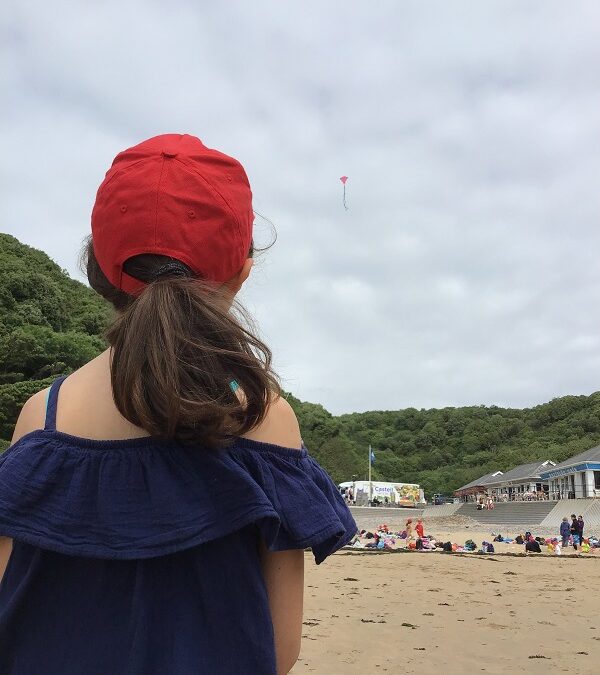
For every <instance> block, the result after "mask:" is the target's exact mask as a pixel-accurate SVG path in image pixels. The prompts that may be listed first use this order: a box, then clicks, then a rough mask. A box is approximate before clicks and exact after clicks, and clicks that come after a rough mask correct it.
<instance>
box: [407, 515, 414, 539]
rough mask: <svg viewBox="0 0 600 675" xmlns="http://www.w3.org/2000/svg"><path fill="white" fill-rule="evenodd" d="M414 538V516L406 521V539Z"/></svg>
mask: <svg viewBox="0 0 600 675" xmlns="http://www.w3.org/2000/svg"><path fill="white" fill-rule="evenodd" d="M412 539H413V524H412V518H409V519H408V520H407V521H406V541H412Z"/></svg>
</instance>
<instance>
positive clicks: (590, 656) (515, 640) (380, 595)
mask: <svg viewBox="0 0 600 675" xmlns="http://www.w3.org/2000/svg"><path fill="white" fill-rule="evenodd" d="M479 529H482V528H481V526H479ZM436 534H438V531H436ZM439 534H442V530H441V528H440V531H439ZM447 538H448V539H451V540H452V541H456V542H459V543H464V541H465V540H466V539H468V538H472V539H473V540H474V541H475V542H476V543H477V544H478V545H480V544H481V541H483V539H486V540H488V541H489V540H490V533H489V532H485V531H479V532H475V531H472V530H471V529H468V530H466V531H462V532H461V531H456V530H453V531H450V532H447ZM502 546H503V545H502V544H498V545H496V550H497V551H498V550H500V551H504V550H506V551H514V552H519V553H520V552H522V551H523V547H522V546H514V547H513V546H510V547H506V548H501V547H502ZM306 556H307V559H306V591H305V609H304V625H303V639H302V651H301V653H300V659H299V661H298V663H297V664H296V666H295V667H294V669H293V670H292V671H291V672H292V673H293V675H304V674H305V673H319V674H320V673H324V674H325V673H326V674H328V675H337V674H338V673H340V674H341V673H346V674H347V673H363V672H365V671H366V670H367V669H368V670H370V671H371V672H375V673H385V672H390V673H391V672H394V673H398V672H402V673H424V674H426V675H427V674H429V673H440V672H443V673H450V674H453V673H474V672H486V673H517V672H519V671H521V670H526V671H527V672H530V673H547V672H552V673H554V672H565V673H599V672H600V612H599V611H598V609H599V608H598V597H599V595H598V584H599V579H600V555H599V554H595V555H588V556H586V557H573V556H572V555H566V556H561V557H557V556H552V555H548V556H546V555H542V556H540V555H535V554H533V555H530V556H527V557H525V556H523V557H516V556H506V555H505V556H502V555H495V556H483V555H475V554H443V553H436V552H434V553H420V552H402V553H373V552H368V551H361V550H350V551H349V550H343V551H340V552H338V553H337V554H335V555H334V556H332V557H331V558H329V559H328V560H327V561H326V562H325V563H323V564H322V565H320V566H316V565H315V564H314V562H313V561H312V559H311V556H310V554H309V553H307V554H306Z"/></svg>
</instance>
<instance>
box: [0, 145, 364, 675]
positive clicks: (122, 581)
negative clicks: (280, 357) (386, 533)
mask: <svg viewBox="0 0 600 675" xmlns="http://www.w3.org/2000/svg"><path fill="white" fill-rule="evenodd" d="M160 138H161V139H162V140H161V141H160V142H161V143H163V144H164V143H165V142H167V141H168V142H169V143H171V146H170V147H171V149H172V148H173V145H175V146H177V144H176V140H177V139H174V138H173V137H160ZM165 139H167V141H165ZM181 139H182V143H183V141H184V140H185V139H189V137H181ZM152 141H156V139H152ZM186 142H189V141H186ZM198 143H199V142H198ZM142 145H143V144H142ZM138 147H141V146H138ZM153 147H155V146H153ZM202 148H203V146H202V147H201V148H200V149H202ZM132 150H135V149H132ZM204 150H206V149H204ZM128 152H131V151H128ZM209 152H214V151H209ZM134 154H135V153H134ZM150 154H151V155H152V158H151V159H152V162H155V161H156V163H157V164H160V167H159V168H160V175H161V176H164V175H169V172H171V174H173V175H172V180H173V182H174V184H177V180H176V178H177V175H178V174H177V172H178V171H180V170H181V168H180V167H178V166H176V165H173V164H172V163H171V164H170V163H169V160H172V159H174V158H173V157H171V155H172V154H173V153H172V152H171V153H165V151H164V150H163V151H161V155H162V157H161V158H159V159H156V157H155V156H154V154H155V153H154V154H153V153H150ZM175 154H176V155H177V153H175ZM181 154H182V155H183V154H184V153H183V152H182V153H181ZM139 155H140V153H139V152H138V153H137V154H136V158H137V159H136V162H137V161H139ZM221 157H224V156H221ZM181 159H182V162H183V160H184V159H186V160H187V156H184V157H182V158H181ZM228 159H230V158H228ZM219 161H221V162H222V161H224V160H222V158H219ZM232 161H233V160H232ZM188 163H189V162H188ZM136 166H139V164H136ZM219 166H220V165H219ZM196 169H197V167H194V166H192V167H191V169H190V167H189V166H188V167H187V169H186V173H185V174H184V175H185V177H186V178H187V179H189V175H188V174H189V173H190V171H192V170H196ZM136 170H137V169H136ZM219 170H222V169H219ZM230 170H231V167H230ZM233 175H234V176H235V173H234V174H233ZM107 180H112V176H110V177H108V176H107ZM119 180H120V179H119V178H117V180H116V181H113V188H112V189H114V182H116V183H117V185H118V184H119ZM137 180H138V182H139V181H140V180H141V179H140V178H138V179H137ZM215 180H217V179H215ZM226 180H227V179H226ZM217 182H218V181H217ZM189 189H190V188H189V186H188V187H187V190H188V191H189ZM101 190H102V187H101ZM167 192H168V191H167ZM223 192H224V191H223ZM224 194H225V196H227V195H226V193H224ZM100 196H101V192H100V191H99V198H98V201H97V204H96V208H95V212H96V209H98V205H99V202H100ZM193 196H194V198H197V195H193ZM234 197H235V195H234ZM234 197H232V199H233V198H234ZM238 197H239V195H238ZM238 197H235V198H238ZM165 199H166V198H165ZM207 199H213V200H214V199H215V196H214V194H213V193H212V192H211V193H210V196H209V197H205V201H206V200H207ZM127 200H129V202H130V204H135V199H134V197H132V196H131V194H129V195H126V194H124V193H123V191H122V190H121V192H120V193H119V194H118V202H116V203H117V205H118V206H119V210H118V212H120V213H123V214H125V213H126V212H127V210H128V208H129V206H128V203H126V202H127ZM105 201H107V200H105ZM156 201H157V202H158V199H157V200H156ZM192 201H193V200H192ZM105 206H106V204H103V205H102V207H103V208H104V207H105ZM238 206H239V205H238ZM123 207H125V209H123ZM182 208H184V210H185V214H186V216H187V218H188V219H189V220H193V218H192V217H191V216H190V213H193V210H192V209H190V208H189V204H184V205H183V207H182ZM196 208H197V209H198V212H200V209H199V208H198V205H196ZM244 208H246V207H244ZM232 210H235V209H234V207H232ZM242 210H243V209H242V208H241V207H240V208H238V211H240V212H241V211H242ZM112 218H114V215H113V216H112ZM98 220H102V218H99V217H97V218H96V222H97V221H98ZM237 220H238V222H237V225H238V227H237V228H235V230H234V231H235V232H238V231H239V218H238V219H237ZM138 221H139V216H137V220H135V222H134V225H133V226H132V228H133V230H135V226H136V223H138ZM106 222H109V225H110V223H112V222H113V221H106V219H105V221H102V223H101V225H102V226H103V227H104V228H106V227H107V226H106ZM177 222H179V221H177ZM119 226H120V227H122V223H119ZM97 227H99V225H98V223H97ZM223 228H224V226H223V227H222V228H221V229H220V230H219V232H221V233H222V229H223ZM151 234H152V237H153V238H154V239H155V232H154V231H152V233H151ZM94 236H95V240H94V246H95V248H97V249H98V250H102V249H103V247H104V249H103V251H102V255H103V256H104V260H103V264H104V265H105V267H104V269H106V270H109V267H107V266H106V256H107V244H106V237H107V236H108V235H107V234H106V231H105V230H102V229H100V230H99V234H98V236H96V233H95V235H94ZM114 236H116V235H114V233H113V238H114ZM132 236H134V238H135V237H136V236H137V237H138V239H139V236H140V234H139V232H138V234H135V231H134V233H133V235H132ZM165 236H167V235H165ZM154 239H153V240H154ZM210 241H211V240H210V239H209V243H210ZM188 244H189V242H187V244H186V245H188ZM126 245H127V241H125V242H124V241H120V242H119V243H118V246H117V247H116V248H115V250H116V251H118V250H120V249H123V248H126ZM244 245H245V243H244ZM167 248H169V247H167ZM138 249H139V247H138ZM186 251H187V249H182V253H181V256H180V257H186V255H187V254H186ZM136 253H141V251H140V250H137V251H136ZM151 253H156V254H157V255H156V256H154V257H148V258H147V259H146V258H144V259H143V260H142V261H141V262H140V261H139V259H138V260H137V261H136V263H137V264H138V267H140V269H141V271H140V269H137V270H136V269H135V268H134V269H132V268H131V267H129V268H126V264H127V263H124V264H123V268H124V271H123V272H120V273H119V274H122V276H123V277H127V281H126V282H123V283H121V282H120V281H116V283H115V279H116V277H113V279H112V286H111V288H112V290H111V291H110V293H112V295H111V296H110V297H109V299H110V300H111V301H112V302H113V304H115V307H116V309H117V310H118V311H119V316H118V318H117V320H116V323H115V325H114V326H113V327H112V328H111V330H110V331H109V334H108V337H109V341H110V343H111V348H110V349H109V350H107V351H106V352H104V353H103V354H101V355H100V356H99V357H98V358H96V359H94V360H93V361H91V362H90V363H88V364H86V365H85V366H84V367H82V368H81V369H80V370H78V371H76V372H75V373H73V374H71V375H70V376H69V377H68V378H67V379H64V378H59V379H58V380H56V381H55V382H54V384H53V385H52V387H51V388H50V390H49V391H42V392H40V393H39V394H36V395H35V396H34V397H32V398H31V399H30V400H29V401H28V402H27V404H26V405H25V406H24V408H23V411H22V413H21V416H20V418H19V421H18V423H17V427H16V429H15V434H14V438H13V444H12V445H11V447H10V448H9V449H8V450H7V451H6V452H5V453H4V455H2V456H1V457H0V575H2V572H3V567H4V566H5V564H6V563H7V564H6V570H5V571H4V574H3V576H2V581H1V583H0V655H1V658H0V675H34V674H35V675H38V673H40V672H43V673H45V674H47V675H92V674H94V675H95V674H98V675H100V674H102V675H105V674H107V673H111V675H113V674H114V675H119V674H122V675H138V674H139V675H154V674H156V675H159V674H160V675H165V674H166V673H169V675H187V674H188V673H190V674H191V673H198V672H212V673H224V674H225V673H232V674H233V673H236V674H237V673H247V674H248V675H252V674H257V675H258V674H261V675H262V674H265V675H267V674H270V675H273V674H274V673H285V672H287V671H288V670H289V669H290V668H291V666H292V665H293V663H294V662H295V660H296V658H297V655H298V650H299V642H300V633H301V623H302V576H303V571H302V570H303V561H304V557H303V550H304V548H306V547H312V549H313V552H314V555H315V558H316V560H317V562H321V561H322V560H323V559H324V558H325V557H326V556H327V555H329V554H330V553H332V552H333V551H335V550H336V549H337V548H339V547H340V546H342V545H344V544H345V543H346V542H347V541H349V539H350V538H351V537H352V536H353V535H354V533H355V529H356V528H355V524H354V522H353V520H352V518H351V516H350V514H349V512H348V510H347V508H346V507H345V505H344V503H343V500H342V498H341V497H340V495H339V493H338V491H337V489H336V488H335V486H334V484H333V483H332V481H331V480H330V479H329V477H328V476H327V474H326V473H325V472H324V471H323V470H322V469H321V468H320V467H319V466H318V465H317V464H316V462H315V461H314V460H313V459H312V458H311V457H310V456H309V455H308V453H307V451H306V449H305V448H304V447H303V446H302V443H301V440H300V434H299V430H298V425H297V421H296V419H295V416H294V414H293V412H292V410H291V408H290V407H289V405H288V404H287V402H286V401H285V400H284V399H282V398H281V397H279V396H278V392H277V390H276V388H275V387H274V386H273V382H274V380H272V378H271V375H270V373H269V358H268V356H270V355H268V350H266V347H264V345H262V343H260V342H258V341H257V340H255V339H254V338H251V336H250V337H248V338H247V339H248V342H247V343H244V341H243V340H244V335H248V336H249V334H244V333H243V332H240V330H241V329H239V328H238V327H236V325H237V324H231V323H230V322H231V319H230V318H229V307H228V306H225V305H224V304H223V298H224V297H230V299H231V300H232V298H233V295H234V294H235V292H236V291H237V290H238V289H239V286H241V283H242V282H243V279H241V276H243V271H244V269H246V267H248V271H249V265H248V264H247V262H244V260H245V256H244V257H242V258H240V259H238V262H237V263H235V264H234V267H233V268H232V269H234V270H235V269H237V268H238V267H239V264H240V261H241V262H243V264H244V268H243V269H242V271H241V272H240V273H239V274H237V275H235V276H234V278H233V281H232V280H231V277H229V278H228V279H227V280H225V279H224V278H217V277H218V275H212V276H211V275H207V274H206V272H205V273H204V274H203V275H202V278H203V279H208V280H209V281H211V282H213V286H211V288H210V289H208V290H207V289H206V288H204V287H202V284H201V283H200V282H198V283H197V277H198V274H199V273H198V271H197V270H194V269H191V272H190V274H188V275H187V276H185V278H183V279H182V278H180V277H181V276H183V275H182V274H180V273H181V270H182V269H184V268H185V269H188V268H191V267H192V263H193V261H192V262H190V260H189V256H188V259H187V261H186V262H185V264H181V265H180V266H179V267H177V266H175V267H173V264H171V263H167V264H166V265H165V261H164V256H163V255H162V254H160V251H158V252H157V251H156V250H153V251H151ZM174 253H175V252H174V251H173V246H171V247H170V249H169V255H170V256H172V259H173V261H174V262H177V260H178V259H177V258H175V255H174ZM159 254H160V255H159ZM155 258H156V259H155ZM219 260H220V258H219ZM169 264H171V267H169ZM152 265H154V266H155V267H156V266H157V265H158V271H159V273H158V274H154V273H152V274H146V273H147V272H148V266H152ZM144 266H146V267H145V268H144ZM165 268H166V271H165ZM88 269H90V264H88ZM92 269H94V268H93V264H92ZM160 270H162V272H161V271H160ZM125 271H126V272H127V273H126V274H125ZM230 271H231V270H230ZM145 274H146V277H147V278H145V279H144V275H145ZM224 274H226V272H224ZM129 275H131V278H129ZM92 276H93V275H92ZM109 276H110V272H108V273H107V274H106V277H107V279H108V277H109ZM131 279H133V281H131ZM138 279H141V281H140V282H139V284H138V285H140V284H141V288H139V287H138V288H134V287H135V286H136V280H138ZM240 279H241V281H240ZM108 281H111V280H110V279H108ZM222 281H227V283H225V284H223V286H225V287H226V290H227V295H226V296H223V295H222V294H221V295H219V294H218V293H217V292H216V291H214V288H215V282H219V283H220V282H222ZM90 282H91V283H92V285H93V286H94V287H95V288H96V287H97V286H98V284H97V283H95V282H94V281H93V279H92V278H91V279H90ZM103 283H104V282H103ZM100 286H101V288H102V289H105V288H106V286H102V285H100ZM115 289H116V290H115ZM110 293H109V295H110ZM213 293H214V295H215V297H214V298H213V297H212V296H213ZM103 294H104V295H105V297H107V295H106V294H105V293H104V292H103ZM119 294H120V295H119ZM119 304H121V306H119ZM184 310H185V311H184ZM173 324H175V325H173ZM172 329H173V330H172ZM228 331H229V332H228ZM223 340H225V342H223ZM252 340H254V341H252ZM248 345H249V346H248ZM256 345H258V349H259V350H260V348H261V347H262V348H263V349H264V350H266V352H264V351H263V355H264V354H267V358H263V360H262V361H261V359H260V358H259V357H257V356H256V349H255V348H256ZM253 348H254V349H253Z"/></svg>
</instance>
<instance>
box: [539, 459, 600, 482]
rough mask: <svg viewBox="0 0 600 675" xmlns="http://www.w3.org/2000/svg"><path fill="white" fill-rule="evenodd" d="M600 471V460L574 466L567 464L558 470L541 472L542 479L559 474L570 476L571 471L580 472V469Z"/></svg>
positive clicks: (555, 476) (550, 478) (551, 477)
mask: <svg viewBox="0 0 600 675" xmlns="http://www.w3.org/2000/svg"><path fill="white" fill-rule="evenodd" d="M587 470H591V471H600V462H586V463H584V464H575V465H574V466H566V467H564V468H563V469H557V470H556V471H544V472H542V473H541V474H540V476H541V477H542V480H552V479H553V478H558V477H559V476H568V475H569V474H571V473H578V472H579V471H587Z"/></svg>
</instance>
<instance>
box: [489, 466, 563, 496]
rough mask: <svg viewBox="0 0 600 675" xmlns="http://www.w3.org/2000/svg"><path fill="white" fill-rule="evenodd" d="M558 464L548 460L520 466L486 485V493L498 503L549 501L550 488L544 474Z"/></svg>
mask: <svg viewBox="0 0 600 675" xmlns="http://www.w3.org/2000/svg"><path fill="white" fill-rule="evenodd" d="M554 466H556V464H555V463H554V462H553V461H551V460H549V459H547V460H545V461H544V460H539V461H537V462H530V463H529V464H520V465H519V466H515V468H514V469H511V470H510V471H506V472H505V473H503V474H500V475H499V476H496V477H495V478H493V480H489V481H487V483H486V492H487V494H488V495H489V496H491V497H493V498H494V499H495V500H496V501H505V502H514V501H534V500H540V499H548V498H549V492H550V486H549V483H548V480H546V479H544V478H542V473H543V472H544V471H547V470H548V469H550V468H553V467H554Z"/></svg>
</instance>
